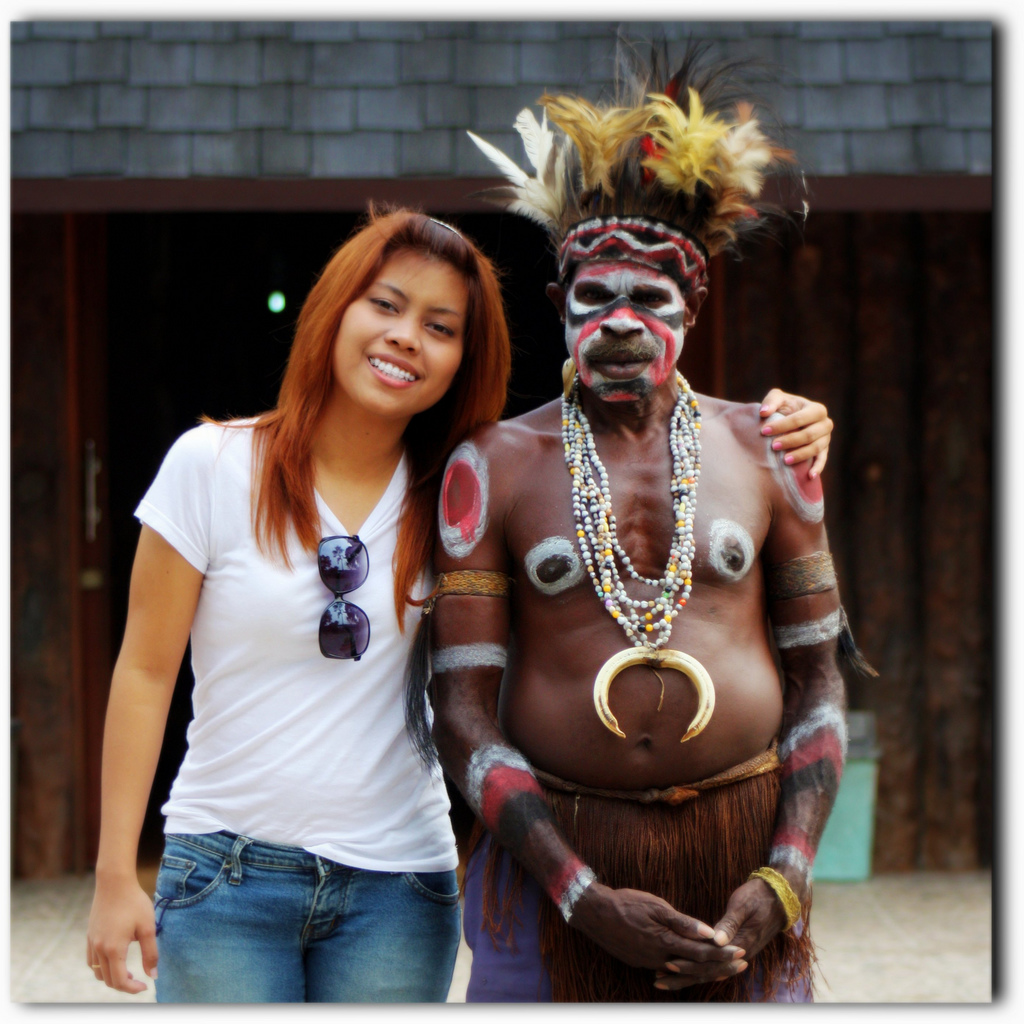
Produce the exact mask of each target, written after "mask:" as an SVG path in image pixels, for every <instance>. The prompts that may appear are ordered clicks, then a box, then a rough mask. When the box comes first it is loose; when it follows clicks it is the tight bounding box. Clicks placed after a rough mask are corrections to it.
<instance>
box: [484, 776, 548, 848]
mask: <svg viewBox="0 0 1024 1024" xmlns="http://www.w3.org/2000/svg"><path fill="white" fill-rule="evenodd" d="M524 795H528V796H533V797H537V798H538V799H540V800H543V798H544V795H543V792H542V790H541V788H540V783H538V782H537V780H536V779H535V778H534V777H533V774H532V773H531V772H523V771H520V770H519V769H517V768H505V767H496V768H492V769H491V771H490V772H488V773H487V778H486V779H485V780H484V789H483V793H482V795H481V800H480V817H481V818H483V822H484V824H485V825H486V826H487V827H488V828H489V829H491V830H492V831H495V832H496V831H499V830H500V829H501V818H502V814H503V812H504V810H505V807H506V805H507V804H509V802H510V801H512V800H514V799H515V798H516V797H518V796H524Z"/></svg>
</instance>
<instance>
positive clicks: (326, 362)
mask: <svg viewBox="0 0 1024 1024" xmlns="http://www.w3.org/2000/svg"><path fill="white" fill-rule="evenodd" d="M399 252H414V253H420V254H422V255H424V256H428V257H430V258H433V259H438V260H442V261H444V262H445V263H447V264H449V265H450V266H451V267H453V268H454V269H455V270H456V271H458V272H459V274H461V275H462V277H463V278H464V279H465V281H466V285H467V288H468V290H469V301H468V305H467V308H466V330H465V332H464V337H463V353H462V362H461V364H460V365H459V369H458V372H457V373H456V375H455V379H454V381H453V382H452V385H451V387H450V388H449V389H448V391H447V392H446V394H445V395H444V397H443V398H442V399H441V400H440V401H439V402H438V403H437V404H436V405H434V406H432V407H431V408H429V409H426V410H424V411H423V412H420V413H418V414H417V415H415V416H414V417H413V418H412V420H411V421H410V422H409V425H408V427H407V428H406V430H405V434H404V438H403V440H404V443H405V451H406V456H407V458H408V461H409V489H408V491H407V493H406V496H405V501H404V503H403V506H402V512H401V516H400V519H399V524H398V546H397V548H396V551H395V564H394V581H395V582H394V589H395V610H396V612H397V613H398V622H399V626H400V627H401V626H402V624H403V622H404V618H405V605H406V603H407V602H411V600H412V598H411V591H412V588H413V587H414V585H415V583H416V581H417V579H418V578H419V576H420V574H421V573H422V572H423V570H424V569H425V568H426V567H427V565H428V564H429V562H430V557H431V554H432V552H433V547H434V539H435V537H436V535H437V522H436V514H437V513H436V509H437V497H438V491H439V489H440V480H441V472H442V470H443V468H444V464H445V461H446V459H447V457H448V454H449V452H451V450H452V448H454V447H455V445H456V444H457V443H458V442H459V441H460V440H461V439H462V438H463V437H464V436H465V435H466V434H467V433H469V431H470V430H472V429H473V428H474V427H476V426H478V425H479V424H481V423H488V422H492V421H494V420H497V419H498V417H499V416H501V412H502V409H503V408H504V406H505V392H506V389H507V387H508V380H509V374H510V372H511V363H512V354H511V346H510V343H509V336H508V326H507V325H506V323H505V313H504V308H503V306H502V300H501V288H500V286H499V284H498V278H497V274H496V272H495V269H494V267H493V265H492V264H491V262H490V260H488V259H487V257H486V256H484V255H483V253H481V252H480V250H479V249H478V248H477V247H476V246H475V245H474V244H473V243H472V242H471V241H469V239H467V238H466V237H465V236H463V235H462V234H461V233H459V232H456V231H453V230H452V229H451V228H448V227H446V226H444V225H443V224H440V223H438V222H437V221H435V220H432V219H431V218H430V217H427V216H425V215H424V214H422V213H416V212H414V211H411V210H405V209H398V210H390V211H384V212H378V211H377V210H375V209H374V208H373V207H372V206H371V208H370V212H369V217H368V221H367V223H366V224H365V225H364V226H363V227H361V228H360V229H359V230H357V231H356V232H355V234H353V235H352V236H351V237H350V238H349V239H348V241H346V242H345V244H344V245H342V246H341V248H340V249H338V251H337V252H335V254H334V255H333V256H332V257H331V259H330V260H329V261H328V263H327V266H326V267H324V269H323V272H322V273H321V275H320V277H319V279H318V280H317V282H316V284H315V285H313V288H312V290H311V291H310V293H309V295H308V296H307V298H306V301H305V303H304V305H303V307H302V311H301V312H300V313H299V318H298V323H297V326H296V330H295V340H294V341H293V342H292V349H291V354H290V356H289V358H288V368H287V370H286V371H285V375H284V379H283V381H282V382H281V390H280V392H279V394H278V401H277V406H276V407H275V408H274V409H272V410H270V411H269V412H266V413H264V414H263V415H262V416H260V417H259V418H258V419H257V422H256V424H255V426H254V428H253V429H254V430H255V432H256V436H255V439H254V441H255V445H254V452H255V454H256V459H255V461H254V469H253V498H254V501H253V520H254V522H253V526H254V530H255V533H256V542H257V544H258V545H259V547H260V549H261V550H263V551H265V552H266V551H269V550H274V549H276V551H277V552H279V553H280V555H281V556H282V557H283V558H284V560H285V562H286V563H287V562H288V555H287V540H288V534H289V529H290V528H291V527H294V529H295V532H296V534H297V535H298V538H299V541H300V542H301V544H302V546H303V547H304V548H306V549H307V550H309V551H315V550H316V548H317V545H318V544H319V542H320V515H319V513H318V511H317V508H316V501H315V498H314V490H313V481H314V471H313V460H312V446H313V438H314V436H315V434H316V430H317V426H318V424H319V422H320V417H321V416H322V415H323V412H324V409H325V407H326V404H327V399H328V396H329V395H330V393H331V387H332V381H333V375H332V370H331V357H332V353H333V350H334V341H335V338H336V336H337V333H338V328H339V326H340V324H341V318H342V315H343V314H344V312H345V310H346V309H347V308H348V307H349V305H350V304H351V303H352V301H353V300H354V299H356V298H358V297H359V296H360V295H362V294H363V292H365V291H366V289H367V288H369V286H370V285H371V284H372V282H373V281H374V279H375V278H376V277H377V275H378V274H379V273H380V270H381V268H382V267H383V266H384V264H385V263H386V262H387V261H388V260H389V259H390V258H391V257H392V256H394V255H395V254H396V253H399Z"/></svg>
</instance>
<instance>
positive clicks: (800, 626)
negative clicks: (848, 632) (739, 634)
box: [772, 608, 843, 651]
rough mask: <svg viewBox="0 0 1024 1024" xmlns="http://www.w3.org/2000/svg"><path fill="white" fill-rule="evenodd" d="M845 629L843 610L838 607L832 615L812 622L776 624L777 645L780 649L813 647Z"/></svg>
mask: <svg viewBox="0 0 1024 1024" xmlns="http://www.w3.org/2000/svg"><path fill="white" fill-rule="evenodd" d="M842 630H843V610H842V608H837V609H836V610H835V611H834V612H833V613H832V614H831V615H826V616H825V618H823V619H815V620H813V621H812V622H797V623H795V624H794V625H792V626H774V627H773V628H772V633H773V634H774V635H775V645H776V647H778V648H779V650H780V651H783V650H785V649H786V648H788V647H813V646H814V645H815V644H823V643H825V641H826V640H832V639H833V638H834V637H837V636H839V634H840V633H841V632H842Z"/></svg>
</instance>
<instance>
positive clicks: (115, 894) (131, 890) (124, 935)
mask: <svg viewBox="0 0 1024 1024" xmlns="http://www.w3.org/2000/svg"><path fill="white" fill-rule="evenodd" d="M132 942H138V944H139V947H140V949H141V950H142V969H143V970H144V971H145V972H146V974H147V975H148V976H149V977H150V978H155V977H156V973H157V972H156V963H157V949H156V922H155V916H154V913H153V903H152V901H151V900H150V898H149V896H148V895H146V893H145V891H144V890H143V888H142V886H141V885H139V882H138V879H137V878H134V877H125V878H123V879H122V878H119V879H116V880H110V879H108V880H105V881H104V880H101V879H100V878H99V877H97V879H96V893H95V895H94V896H93V901H92V910H91V911H90V913H89V928H88V931H87V932H86V949H85V955H86V961H85V962H86V963H87V964H88V965H89V967H90V968H91V969H92V973H93V975H94V976H95V977H96V978H97V979H98V980H100V981H102V982H104V983H105V984H106V985H107V986H108V987H110V988H114V989H117V990H118V991H120V992H130V993H132V994H136V993H139V992H145V991H146V988H147V986H146V983H145V982H143V981H139V980H137V979H136V978H135V977H134V976H133V975H132V972H131V971H129V970H128V964H127V958H128V947H129V945H131V943H132Z"/></svg>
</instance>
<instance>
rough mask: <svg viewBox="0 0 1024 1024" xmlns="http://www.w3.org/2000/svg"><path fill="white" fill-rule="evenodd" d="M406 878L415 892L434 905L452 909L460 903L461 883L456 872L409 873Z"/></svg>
mask: <svg viewBox="0 0 1024 1024" xmlns="http://www.w3.org/2000/svg"><path fill="white" fill-rule="evenodd" d="M404 878H405V880H406V882H407V883H408V885H409V887H410V888H411V889H412V890H413V892H416V893H419V895H420V896H424V897H426V898H427V899H428V900H430V901H431V902H433V903H440V904H441V905H442V906H445V907H450V906H454V905H455V904H456V903H458V902H459V882H458V879H457V877H456V875H455V872H454V871H407V872H406V873H405V875H404Z"/></svg>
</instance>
